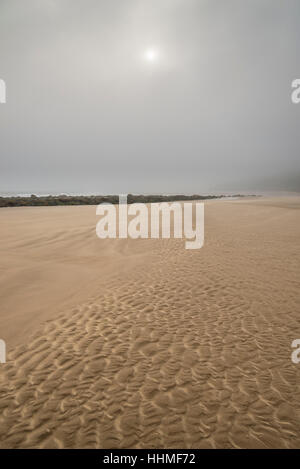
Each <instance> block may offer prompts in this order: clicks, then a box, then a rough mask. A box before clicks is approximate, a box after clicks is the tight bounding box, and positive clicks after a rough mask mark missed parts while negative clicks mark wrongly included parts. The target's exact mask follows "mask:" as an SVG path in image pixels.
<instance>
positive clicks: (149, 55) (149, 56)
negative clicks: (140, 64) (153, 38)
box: [144, 49, 158, 62]
mask: <svg viewBox="0 0 300 469" xmlns="http://www.w3.org/2000/svg"><path fill="white" fill-rule="evenodd" d="M144 58H145V60H147V62H155V60H157V58H158V52H157V51H156V50H155V49H147V50H146V51H145V54H144Z"/></svg>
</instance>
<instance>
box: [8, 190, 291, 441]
mask: <svg viewBox="0 0 300 469" xmlns="http://www.w3.org/2000/svg"><path fill="white" fill-rule="evenodd" d="M96 221H97V220H96V207H94V206H80V207H26V208H3V209H1V210H0V223H1V245H0V256H1V267H0V339H3V340H5V341H6V346H7V363H6V364H0V448H296V447H300V364H299V365H296V364H293V363H292V361H291V353H292V348H291V343H292V341H293V340H294V339H297V338H300V292H299V291H300V290H299V276H300V251H299V238H300V197H281V198H278V197H277V198H276V197H272V198H265V197H263V198H253V199H247V198H245V199H240V200H223V201H222V200H220V201H209V202H207V203H205V244H204V247H203V248H202V249H199V250H193V251H189V250H186V249H185V248H184V240H179V239H169V240H152V239H145V240H132V239H123V240H109V239H108V240H100V239H98V238H97V237H96V233H95V226H96Z"/></svg>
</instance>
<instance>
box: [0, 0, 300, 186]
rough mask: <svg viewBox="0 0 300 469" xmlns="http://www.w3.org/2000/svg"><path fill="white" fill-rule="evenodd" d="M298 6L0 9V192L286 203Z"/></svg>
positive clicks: (125, 0)
mask: <svg viewBox="0 0 300 469" xmlns="http://www.w3.org/2000/svg"><path fill="white" fill-rule="evenodd" d="M299 22H300V2H299V0H288V1H283V0H243V1H242V0H109V1H108V0H26V2H25V1H23V0H0V79H3V80H5V83H6V88H7V102H6V104H0V193H5V192H17V193H57V192H60V193H97V194H112V193H116V194H120V193H187V194H189V193H198V194H203V193H205V192H206V193H208V192H210V193H213V192H214V191H215V192H219V191H229V192H230V191H233V192H237V191H251V192H254V191H260V190H287V191H289V190H290V191H300V158H299V148H300V132H299V125H300V104H299V105H296V104H293V103H292V101H291V91H292V90H291V83H292V81H293V80H294V79H296V78H300V24H299Z"/></svg>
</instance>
